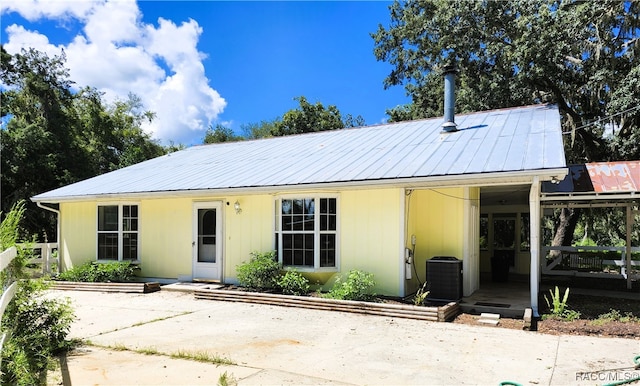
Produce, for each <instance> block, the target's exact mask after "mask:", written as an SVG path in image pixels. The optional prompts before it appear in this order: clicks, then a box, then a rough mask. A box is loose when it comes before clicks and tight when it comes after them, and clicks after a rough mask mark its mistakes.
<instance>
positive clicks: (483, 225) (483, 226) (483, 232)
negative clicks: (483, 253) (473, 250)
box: [480, 214, 489, 250]
mask: <svg viewBox="0 0 640 386" xmlns="http://www.w3.org/2000/svg"><path fill="white" fill-rule="evenodd" d="M480 249H482V250H487V249H489V216H488V215H486V214H481V215H480Z"/></svg>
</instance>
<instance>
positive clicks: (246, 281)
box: [236, 251, 280, 291]
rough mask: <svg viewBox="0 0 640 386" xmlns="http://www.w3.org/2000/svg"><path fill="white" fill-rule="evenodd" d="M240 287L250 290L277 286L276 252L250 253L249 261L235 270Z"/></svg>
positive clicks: (278, 265) (278, 269)
mask: <svg viewBox="0 0 640 386" xmlns="http://www.w3.org/2000/svg"><path fill="white" fill-rule="evenodd" d="M236 271H237V273H238V282H240V285H242V286H244V287H247V288H248V289H251V290H257V291H259V290H263V289H269V288H275V287H276V286H277V284H278V275H279V274H280V264H278V262H277V261H276V252H275V251H270V252H264V253H260V252H251V259H250V260H249V262H248V263H243V264H240V265H239V266H238V268H237V269H236Z"/></svg>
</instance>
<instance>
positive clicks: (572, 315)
mask: <svg viewBox="0 0 640 386" xmlns="http://www.w3.org/2000/svg"><path fill="white" fill-rule="evenodd" d="M561 318H562V320H566V321H567V322H572V321H574V320H578V319H580V311H575V310H567V309H565V310H564V312H563V313H562V315H561Z"/></svg>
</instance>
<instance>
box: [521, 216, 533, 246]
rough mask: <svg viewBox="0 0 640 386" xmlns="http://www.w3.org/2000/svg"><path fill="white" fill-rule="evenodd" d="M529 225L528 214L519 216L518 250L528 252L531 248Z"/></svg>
mask: <svg viewBox="0 0 640 386" xmlns="http://www.w3.org/2000/svg"><path fill="white" fill-rule="evenodd" d="M530 229H531V225H530V223H529V213H522V214H521V215H520V250H521V251H528V250H529V249H530V248H531V242H530V241H529V240H530V236H531V232H530V231H529V230H530Z"/></svg>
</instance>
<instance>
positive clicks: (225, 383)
mask: <svg viewBox="0 0 640 386" xmlns="http://www.w3.org/2000/svg"><path fill="white" fill-rule="evenodd" d="M237 384H238V380H237V379H236V378H235V377H234V376H233V373H232V374H227V372H226V371H225V372H224V373H222V374H220V376H219V377H218V386H235V385H237Z"/></svg>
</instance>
